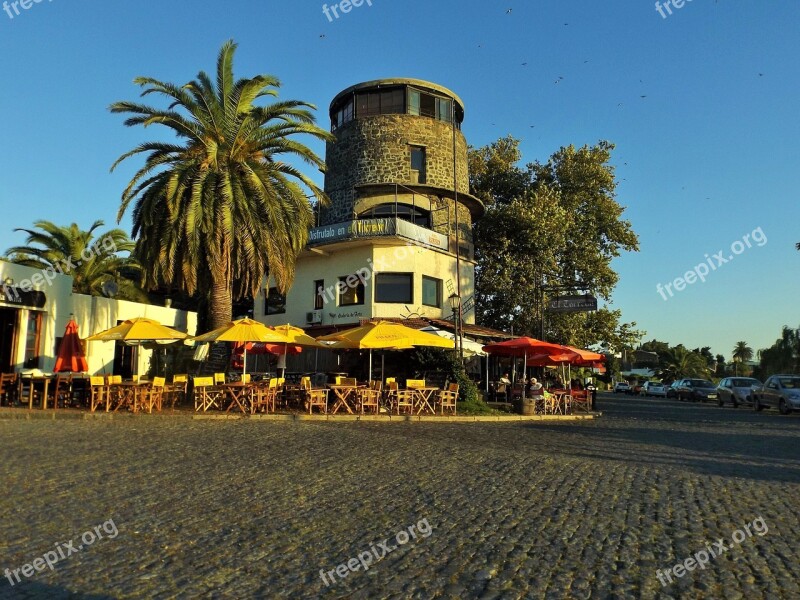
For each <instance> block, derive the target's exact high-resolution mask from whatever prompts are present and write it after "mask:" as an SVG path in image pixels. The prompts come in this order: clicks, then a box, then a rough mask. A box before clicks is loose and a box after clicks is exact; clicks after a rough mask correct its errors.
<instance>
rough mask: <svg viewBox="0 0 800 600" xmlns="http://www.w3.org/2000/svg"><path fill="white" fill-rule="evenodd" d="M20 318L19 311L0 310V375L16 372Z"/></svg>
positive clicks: (14, 309)
mask: <svg viewBox="0 0 800 600" xmlns="http://www.w3.org/2000/svg"><path fill="white" fill-rule="evenodd" d="M18 317H19V309H16V308H0V373H11V372H12V371H13V370H14V348H16V346H17V319H18Z"/></svg>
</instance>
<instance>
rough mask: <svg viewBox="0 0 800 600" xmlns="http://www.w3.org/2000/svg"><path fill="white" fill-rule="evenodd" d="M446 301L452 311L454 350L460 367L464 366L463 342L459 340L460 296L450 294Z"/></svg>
mask: <svg viewBox="0 0 800 600" xmlns="http://www.w3.org/2000/svg"><path fill="white" fill-rule="evenodd" d="M448 300H449V301H450V307H451V308H452V309H453V324H454V325H455V329H456V332H455V333H456V350H457V351H458V360H459V362H460V363H461V366H464V340H462V339H461V296H459V295H458V294H452V295H451V296H450V297H449V298H448Z"/></svg>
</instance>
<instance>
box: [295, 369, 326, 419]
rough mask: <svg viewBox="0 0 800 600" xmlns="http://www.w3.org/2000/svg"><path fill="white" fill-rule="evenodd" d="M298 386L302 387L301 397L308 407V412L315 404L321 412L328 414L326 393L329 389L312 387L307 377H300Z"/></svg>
mask: <svg viewBox="0 0 800 600" xmlns="http://www.w3.org/2000/svg"><path fill="white" fill-rule="evenodd" d="M300 386H301V387H302V388H303V396H304V398H303V399H304V402H305V406H306V408H308V414H311V413H312V412H313V410H314V407H315V406H316V407H317V408H319V409H320V412H322V413H323V414H328V393H329V392H330V390H329V389H327V388H316V389H315V388H312V387H311V379H310V378H309V377H302V378H301V379H300Z"/></svg>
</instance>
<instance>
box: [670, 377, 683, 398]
mask: <svg viewBox="0 0 800 600" xmlns="http://www.w3.org/2000/svg"><path fill="white" fill-rule="evenodd" d="M682 383H683V379H676V380H675V381H673V382H672V383H671V384H670V385H669V387H668V388H667V392H666V393H667V398H677V397H678V388H679V387H680V385H681V384H682Z"/></svg>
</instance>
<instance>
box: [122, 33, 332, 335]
mask: <svg viewBox="0 0 800 600" xmlns="http://www.w3.org/2000/svg"><path fill="white" fill-rule="evenodd" d="M235 51H236V44H234V43H233V42H232V41H229V42H227V43H225V44H224V45H223V46H222V49H221V50H220V52H219V58H218V60H217V73H216V82H213V81H212V80H211V78H210V77H209V76H208V75H207V74H206V73H205V72H202V71H201V72H200V73H199V74H198V75H197V79H195V80H193V81H191V82H189V83H187V84H185V85H183V86H178V85H174V84H172V83H166V82H161V81H158V80H156V79H152V78H149V77H139V78H137V79H135V80H134V82H135V83H136V84H138V85H140V86H142V87H143V88H144V91H143V92H142V95H143V96H145V95H150V94H156V95H158V96H162V97H166V98H167V99H168V100H169V102H170V105H169V107H168V108H166V109H161V108H153V107H150V106H146V105H143V104H138V103H134V102H117V103H115V104H112V105H111V107H110V110H111V112H113V113H129V114H132V115H133V116H131V117H129V118H128V119H127V120H126V121H125V125H127V126H136V125H143V126H145V127H146V126H149V125H153V124H159V125H163V126H165V127H167V128H169V129H171V130H172V131H173V132H174V134H175V135H176V136H177V137H178V138H179V139H180V140H182V141H183V143H181V144H174V143H165V142H148V143H144V144H141V145H140V146H138V147H137V148H135V149H134V150H132V151H130V152H128V153H126V154H124V155H122V156H121V157H120V158H119V159H118V160H117V161H116V162H115V163H114V165H113V167H112V170H113V169H114V168H116V166H117V165H119V164H120V163H121V162H122V161H124V160H126V159H128V158H130V157H134V156H138V155H139V154H146V155H147V157H146V160H145V164H144V166H143V167H142V168H141V169H139V171H138V172H137V173H136V174H135V175H134V177H133V179H132V180H131V181H130V183H129V184H128V186H127V187H126V188H125V190H124V192H123V193H122V203H121V206H120V209H119V213H118V219H121V218H122V216H123V215H124V213H125V211H126V210H127V209H128V207H129V205H130V204H131V203H132V202H133V203H134V208H133V236H134V238H135V239H136V254H137V256H139V258H140V260H141V261H142V263H143V264H145V265H147V270H146V271H145V273H146V278H145V284H146V285H147V286H148V287H157V286H161V285H166V286H174V287H177V288H178V289H180V290H182V291H185V292H186V293H187V294H189V295H193V294H195V293H196V292H198V290H200V291H201V292H202V293H206V292H205V290H207V297H206V298H204V299H202V301H201V306H207V310H208V313H209V314H208V324H209V326H210V327H218V326H222V325H224V324H225V323H226V322H227V321H229V320H230V319H231V317H232V305H233V301H234V299H238V298H241V297H243V296H246V295H255V294H256V293H257V290H258V288H259V287H260V283H261V281H262V278H263V277H264V274H265V273H269V274H270V275H271V276H272V277H273V278H274V280H275V282H276V284H277V287H278V289H279V290H281V291H282V292H285V291H286V290H287V289H288V288H289V286H290V285H291V283H292V280H293V278H294V269H295V260H296V258H297V255H298V254H299V253H300V251H301V250H302V249H303V247H304V246H305V244H306V242H307V240H308V231H309V228H310V226H311V225H312V224H313V214H312V209H311V204H310V203H309V201H308V196H306V193H305V191H306V190H310V191H311V196H312V197H314V198H315V199H316V201H318V202H323V203H325V202H327V197H326V196H325V194H324V192H323V191H322V190H321V189H320V188H319V187H318V186H317V185H316V184H314V182H313V181H312V180H311V179H309V178H308V177H307V176H306V175H304V174H303V173H302V172H301V171H300V170H299V169H297V168H296V167H295V166H292V165H291V164H289V162H287V160H290V159H292V158H299V159H300V160H302V161H304V162H306V163H307V164H309V165H311V166H312V167H314V168H316V169H319V170H323V169H324V162H323V161H322V159H320V158H319V157H318V156H317V155H316V154H315V153H314V152H312V151H311V150H310V149H309V148H308V147H306V146H305V145H303V144H301V143H300V142H298V141H297V139H296V138H297V137H298V136H301V135H307V136H311V137H312V138H316V139H319V140H323V141H332V139H333V136H332V135H331V134H330V133H329V132H327V131H325V130H324V129H321V128H320V127H318V126H316V125H315V124H314V121H315V119H314V116H313V114H312V112H311V110H312V109H314V108H315V107H314V106H313V105H311V104H308V103H306V102H301V101H298V100H284V101H279V102H274V103H271V104H266V105H259V104H256V102H257V101H258V100H260V99H262V98H265V97H275V96H277V95H278V88H279V86H280V83H279V81H278V79H276V78H275V77H273V76H271V75H256V76H255V77H252V78H245V79H235V78H234V74H233V58H234V53H235Z"/></svg>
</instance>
